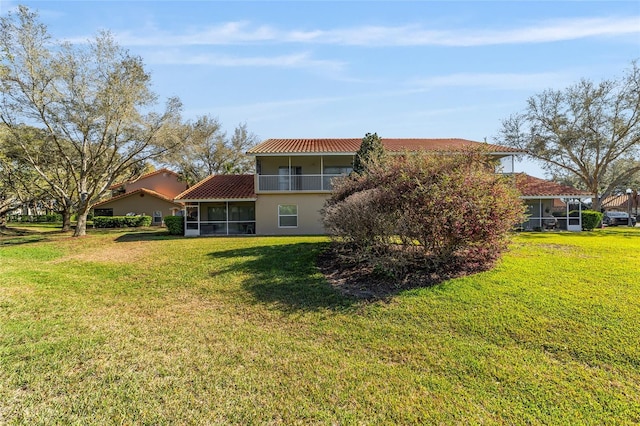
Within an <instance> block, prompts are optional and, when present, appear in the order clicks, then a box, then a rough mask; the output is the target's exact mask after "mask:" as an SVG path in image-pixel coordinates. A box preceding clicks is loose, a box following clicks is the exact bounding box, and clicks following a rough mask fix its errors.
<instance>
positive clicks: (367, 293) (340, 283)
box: [316, 249, 467, 301]
mask: <svg viewBox="0 0 640 426" xmlns="http://www.w3.org/2000/svg"><path fill="white" fill-rule="evenodd" d="M316 265H317V267H318V269H319V270H320V271H321V272H322V273H323V274H324V276H325V278H326V280H327V281H328V282H329V284H331V286H332V287H333V288H335V289H336V290H338V291H339V292H340V293H342V294H344V295H346V296H349V297H353V298H356V299H364V300H371V301H374V300H386V299H389V298H390V297H392V296H393V295H395V294H397V293H398V292H400V291H402V290H409V289H412V288H422V287H430V286H433V285H436V284H438V283H441V282H442V281H445V280H448V279H452V278H457V277H461V276H464V275H467V274H466V273H464V272H454V273H449V274H437V273H430V272H427V271H416V272H412V273H410V274H407V275H406V276H404V277H401V278H397V277H393V276H389V275H384V274H379V273H376V272H375V271H374V268H373V267H370V266H367V265H362V264H348V263H345V262H344V261H343V260H342V259H340V257H339V256H338V255H337V254H336V252H335V251H334V250H332V249H328V250H326V251H325V252H323V253H321V254H320V255H319V256H318V259H317V261H316Z"/></svg>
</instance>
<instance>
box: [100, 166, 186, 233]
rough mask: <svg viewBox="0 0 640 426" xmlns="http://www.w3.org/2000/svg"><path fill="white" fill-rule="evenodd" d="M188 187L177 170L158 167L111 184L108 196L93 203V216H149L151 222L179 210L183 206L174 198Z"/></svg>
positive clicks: (158, 220) (159, 220)
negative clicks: (138, 175)
mask: <svg viewBox="0 0 640 426" xmlns="http://www.w3.org/2000/svg"><path fill="white" fill-rule="evenodd" d="M186 188H187V184H186V183H185V182H182V181H180V179H179V176H178V174H177V173H175V172H173V171H171V170H168V169H165V168H163V169H159V170H156V171H153V172H151V173H147V174H145V175H142V176H140V177H139V178H137V179H133V180H129V181H126V182H122V183H118V184H116V185H112V186H111V187H110V188H109V189H110V190H111V197H110V198H109V199H107V200H104V201H101V202H99V203H97V204H95V205H94V206H93V211H94V215H95V216H125V215H128V214H129V215H131V214H135V215H147V216H152V217H153V219H152V224H153V225H161V224H162V221H163V218H164V217H165V216H169V215H175V214H177V213H178V212H181V211H182V210H183V208H184V206H183V205H182V204H181V203H179V202H175V201H174V198H175V197H176V195H178V194H180V193H181V192H183V191H184V190H185V189H186Z"/></svg>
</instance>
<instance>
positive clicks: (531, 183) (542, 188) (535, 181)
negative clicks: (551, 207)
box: [516, 173, 593, 198]
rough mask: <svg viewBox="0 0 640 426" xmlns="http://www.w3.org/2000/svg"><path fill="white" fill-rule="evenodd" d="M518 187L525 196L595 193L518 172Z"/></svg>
mask: <svg viewBox="0 0 640 426" xmlns="http://www.w3.org/2000/svg"><path fill="white" fill-rule="evenodd" d="M516 187H517V188H518V190H519V191H520V193H521V194H522V196H523V197H546V198H568V197H593V194H592V193H590V192H588V191H582V190H580V189H575V188H573V187H571V186H567V185H561V184H559V183H556V182H552V181H550V180H545V179H540V178H537V177H533V176H529V175H527V174H525V173H518V174H517V175H516Z"/></svg>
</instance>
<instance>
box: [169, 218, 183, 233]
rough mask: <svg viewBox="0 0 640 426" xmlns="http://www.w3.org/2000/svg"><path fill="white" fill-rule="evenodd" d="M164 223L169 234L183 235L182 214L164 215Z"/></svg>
mask: <svg viewBox="0 0 640 426" xmlns="http://www.w3.org/2000/svg"><path fill="white" fill-rule="evenodd" d="M164 224H165V225H166V226H167V229H168V230H169V234H171V235H184V216H165V217H164Z"/></svg>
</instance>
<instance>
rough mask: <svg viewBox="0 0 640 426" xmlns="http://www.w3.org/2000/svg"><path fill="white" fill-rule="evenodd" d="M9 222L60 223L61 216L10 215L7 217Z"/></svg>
mask: <svg viewBox="0 0 640 426" xmlns="http://www.w3.org/2000/svg"><path fill="white" fill-rule="evenodd" d="M9 221H11V222H37V223H43V222H48V223H52V222H62V215H61V214H60V213H54V214H39V215H11V216H9Z"/></svg>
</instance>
